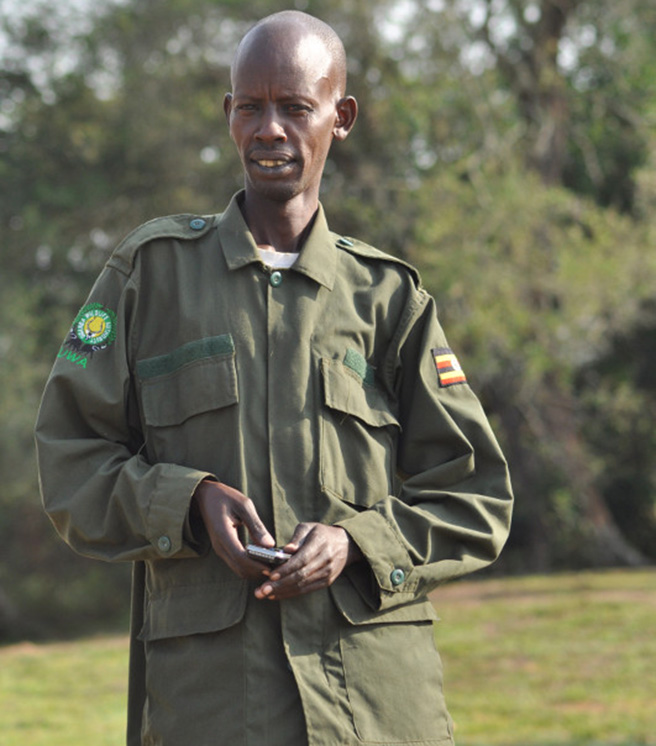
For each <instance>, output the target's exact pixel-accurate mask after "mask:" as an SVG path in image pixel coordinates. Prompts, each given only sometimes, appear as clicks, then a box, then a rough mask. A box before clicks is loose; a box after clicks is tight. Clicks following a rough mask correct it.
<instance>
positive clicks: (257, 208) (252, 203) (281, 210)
mask: <svg viewBox="0 0 656 746" xmlns="http://www.w3.org/2000/svg"><path fill="white" fill-rule="evenodd" d="M318 207H319V202H318V200H317V199H316V197H315V198H314V199H307V198H305V195H299V196H298V197H295V198H293V199H291V200H289V201H287V202H275V201H272V200H268V199H265V198H262V197H261V196H260V195H258V194H254V193H253V192H249V190H248V189H247V190H246V194H245V196H244V200H243V202H242V204H241V211H242V214H243V216H244V220H245V221H246V225H248V227H249V229H250V231H251V233H252V234H253V238H254V239H255V243H256V244H257V245H258V246H259V247H261V248H264V249H274V250H275V251H282V252H295V251H300V250H301V247H302V245H303V243H304V241H305V238H306V237H307V234H308V232H309V230H310V228H311V226H312V222H313V219H314V216H315V214H316V212H317V209H318Z"/></svg>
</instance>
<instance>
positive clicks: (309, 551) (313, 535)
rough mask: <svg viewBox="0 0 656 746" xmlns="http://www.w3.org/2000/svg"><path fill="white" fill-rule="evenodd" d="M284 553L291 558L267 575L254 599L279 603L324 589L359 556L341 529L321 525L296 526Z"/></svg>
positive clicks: (348, 537)
mask: <svg viewBox="0 0 656 746" xmlns="http://www.w3.org/2000/svg"><path fill="white" fill-rule="evenodd" d="M283 549H284V550H285V551H286V552H289V553H290V554H293V557H291V558H290V559H288V560H287V561H286V562H284V563H283V564H282V565H278V567H275V568H273V569H271V570H268V571H266V573H265V574H268V576H269V579H268V580H267V581H265V582H264V583H262V585H260V586H259V587H258V588H256V589H255V597H256V598H259V599H264V598H266V599H269V600H270V601H278V600H280V599H284V598H293V597H294V596H300V595H302V594H304V593H311V592H312V591H317V590H319V589H321V588H327V587H328V586H329V585H332V584H333V583H334V582H335V580H336V579H337V578H338V577H339V575H340V574H341V572H342V570H343V569H344V568H345V567H346V566H347V565H349V564H351V563H352V562H355V561H356V560H358V559H360V558H361V556H362V555H361V554H360V550H359V549H358V548H357V546H356V545H355V544H354V542H353V540H352V539H351V537H350V536H349V535H348V533H347V532H346V531H345V530H344V529H343V528H341V527H339V526H324V525H323V524H321V523H299V524H298V526H297V527H296V530H295V531H294V535H293V536H292V540H291V541H290V542H289V543H288V544H287V545H285V546H284V547H283Z"/></svg>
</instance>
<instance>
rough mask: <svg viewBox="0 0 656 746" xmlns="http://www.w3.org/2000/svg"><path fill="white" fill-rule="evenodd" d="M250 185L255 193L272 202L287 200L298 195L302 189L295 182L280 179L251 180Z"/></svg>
mask: <svg viewBox="0 0 656 746" xmlns="http://www.w3.org/2000/svg"><path fill="white" fill-rule="evenodd" d="M250 186H251V188H252V190H253V191H254V192H255V193H257V194H259V195H260V196H261V197H265V198H266V199H270V200H272V201H274V202H289V200H291V199H294V197H298V195H299V194H301V192H302V191H303V189H302V188H301V187H300V185H299V184H297V183H290V182H280V181H279V182H274V181H269V182H266V181H257V182H253V181H251V183H250Z"/></svg>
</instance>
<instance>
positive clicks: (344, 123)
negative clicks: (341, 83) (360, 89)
mask: <svg viewBox="0 0 656 746" xmlns="http://www.w3.org/2000/svg"><path fill="white" fill-rule="evenodd" d="M336 110H337V119H336V121H335V126H334V128H333V136H334V137H335V140H346V137H347V135H348V133H349V132H350V131H351V130H352V129H353V125H354V124H355V120H356V118H357V116H358V102H357V101H356V100H355V99H354V98H353V96H344V98H340V100H339V101H338V102H337V106H336Z"/></svg>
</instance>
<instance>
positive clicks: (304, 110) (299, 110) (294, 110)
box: [285, 103, 312, 114]
mask: <svg viewBox="0 0 656 746" xmlns="http://www.w3.org/2000/svg"><path fill="white" fill-rule="evenodd" d="M285 108H286V109H287V111H288V112H290V114H309V113H310V112H311V111H312V107H311V106H308V105H307V104H298V103H293V104H287V106H286V107H285Z"/></svg>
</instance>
